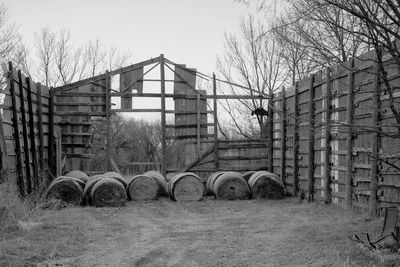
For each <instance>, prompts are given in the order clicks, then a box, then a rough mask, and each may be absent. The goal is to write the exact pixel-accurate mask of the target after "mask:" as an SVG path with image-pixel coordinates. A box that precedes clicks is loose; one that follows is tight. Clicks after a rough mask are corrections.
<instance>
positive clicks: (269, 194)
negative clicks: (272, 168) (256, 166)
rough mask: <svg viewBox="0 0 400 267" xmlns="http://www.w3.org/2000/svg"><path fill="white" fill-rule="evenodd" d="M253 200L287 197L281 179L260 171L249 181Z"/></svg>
mask: <svg viewBox="0 0 400 267" xmlns="http://www.w3.org/2000/svg"><path fill="white" fill-rule="evenodd" d="M249 186H250V190H251V196H252V198H267V199H282V198H284V197H285V196H286V190H285V186H284V185H283V183H282V181H281V179H280V178H279V177H278V176H277V175H276V174H273V173H271V172H267V171H258V172H256V173H254V174H253V175H252V176H251V177H250V179H249Z"/></svg>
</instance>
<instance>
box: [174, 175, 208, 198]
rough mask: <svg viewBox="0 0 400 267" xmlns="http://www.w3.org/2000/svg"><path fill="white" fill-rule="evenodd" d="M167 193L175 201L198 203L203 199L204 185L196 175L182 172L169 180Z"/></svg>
mask: <svg viewBox="0 0 400 267" xmlns="http://www.w3.org/2000/svg"><path fill="white" fill-rule="evenodd" d="M168 191H169V195H170V196H171V198H172V199H173V200H175V201H179V202H181V201H199V200H200V199H201V198H202V197H203V192H204V185H203V182H202V181H201V179H200V177H199V176H197V175H196V174H194V173H191V172H184V173H179V174H177V175H175V176H174V177H173V178H172V179H171V181H170V182H169V184H168Z"/></svg>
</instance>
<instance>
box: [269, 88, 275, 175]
mask: <svg viewBox="0 0 400 267" xmlns="http://www.w3.org/2000/svg"><path fill="white" fill-rule="evenodd" d="M273 105H274V93H272V92H271V93H270V94H269V100H268V119H267V127H268V133H267V134H268V148H267V149H268V151H267V155H268V171H269V172H273V171H274V170H273V162H274V159H273V155H274V147H273V146H274V110H273Z"/></svg>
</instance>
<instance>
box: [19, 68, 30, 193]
mask: <svg viewBox="0 0 400 267" xmlns="http://www.w3.org/2000/svg"><path fill="white" fill-rule="evenodd" d="M18 82H19V100H20V105H21V107H20V111H21V123H22V138H23V140H24V156H25V172H26V185H27V193H28V194H30V193H31V192H32V175H31V164H30V158H29V152H30V151H29V142H28V129H27V127H26V123H27V122H26V114H25V96H24V86H23V80H22V73H21V71H20V70H18Z"/></svg>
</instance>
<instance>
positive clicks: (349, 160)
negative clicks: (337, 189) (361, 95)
mask: <svg viewBox="0 0 400 267" xmlns="http://www.w3.org/2000/svg"><path fill="white" fill-rule="evenodd" d="M353 66H354V59H351V60H350V61H349V65H348V68H349V71H348V72H349V73H348V78H347V81H348V88H349V90H348V91H349V92H348V96H347V112H346V124H347V140H346V194H345V201H346V206H347V207H348V208H351V206H352V180H353V113H354V112H353V110H354V107H353V103H354V73H353ZM378 97H379V96H378Z"/></svg>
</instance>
